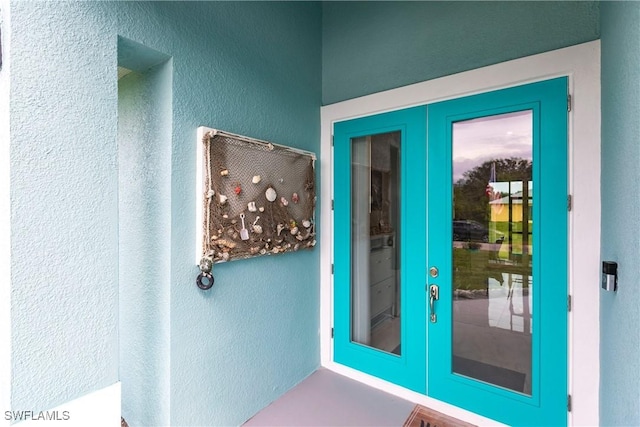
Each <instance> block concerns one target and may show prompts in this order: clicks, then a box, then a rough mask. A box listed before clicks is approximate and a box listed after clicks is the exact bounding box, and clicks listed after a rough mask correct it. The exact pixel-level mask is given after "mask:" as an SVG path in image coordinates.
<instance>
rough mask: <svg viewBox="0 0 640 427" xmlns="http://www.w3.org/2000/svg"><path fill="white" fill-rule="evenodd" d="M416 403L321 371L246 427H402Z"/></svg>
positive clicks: (259, 413) (257, 415) (266, 409)
mask: <svg viewBox="0 0 640 427" xmlns="http://www.w3.org/2000/svg"><path fill="white" fill-rule="evenodd" d="M414 407H415V404H414V403H412V402H409V401H408V400H404V399H401V398H399V397H396V396H393V395H391V394H388V393H385V392H383V391H380V390H377V389H374V388H371V387H369V386H366V385H364V384H362V383H359V382H357V381H354V380H352V379H349V378H346V377H344V376H342V375H339V374H336V373H335V372H332V371H329V370H327V369H323V368H320V369H318V370H317V371H316V372H314V373H313V374H311V375H310V376H309V377H308V378H306V379H305V380H304V381H302V382H301V383H300V384H298V385H297V386H295V387H294V388H293V389H291V390H289V391H288V392H287V393H285V394H284V395H283V396H282V397H280V398H279V399H278V400H276V401H275V402H273V403H271V404H270V405H269V406H267V407H266V408H265V409H263V410H262V411H260V412H258V413H257V414H256V415H255V416H254V417H253V418H251V419H250V420H249V421H247V422H246V423H245V424H244V425H245V426H253V427H257V426H261V427H275V426H279V427H280V426H298V427H302V426H323V427H332V426H340V427H346V426H379V427H383V426H394V427H400V426H402V425H403V424H404V422H405V420H406V419H407V418H408V417H409V415H410V414H411V411H412V410H413V408H414Z"/></svg>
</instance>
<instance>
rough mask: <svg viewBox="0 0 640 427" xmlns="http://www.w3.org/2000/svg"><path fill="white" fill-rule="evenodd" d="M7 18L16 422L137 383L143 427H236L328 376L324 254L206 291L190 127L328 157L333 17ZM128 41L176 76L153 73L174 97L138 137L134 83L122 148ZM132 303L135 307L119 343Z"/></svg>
mask: <svg viewBox="0 0 640 427" xmlns="http://www.w3.org/2000/svg"><path fill="white" fill-rule="evenodd" d="M11 19H12V24H13V25H12V33H11V56H10V61H11V64H10V65H11V91H12V93H11V106H10V115H11V116H10V117H11V165H10V166H11V176H10V178H11V192H12V201H11V214H12V217H11V229H12V241H11V267H12V284H11V287H12V288H11V291H12V314H11V320H12V322H13V325H12V327H13V330H12V393H13V396H12V407H14V408H17V409H46V408H51V407H53V406H55V405H57V404H60V403H62V402H65V401H68V400H70V399H73V398H75V397H79V396H82V395H84V394H86V393H89V392H91V391H93V390H96V389H99V388H101V387H104V386H108V385H110V384H113V383H114V382H116V381H117V380H118V379H119V378H123V381H124V380H126V381H127V384H124V383H123V386H122V390H123V400H126V402H124V403H123V409H124V410H125V411H128V412H129V413H128V414H127V413H124V415H125V417H130V418H131V420H132V421H133V420H135V422H133V423H132V425H157V424H169V423H170V424H172V425H183V426H187V425H237V424H240V423H242V422H243V421H245V420H246V419H247V418H249V417H250V416H252V415H253V414H254V413H255V412H256V411H258V410H259V409H261V408H262V407H264V406H266V405H267V404H268V403H270V402H271V401H272V400H274V399H275V398H277V397H278V396H279V395H280V394H282V393H283V392H284V391H286V390H288V389H289V388H290V387H292V386H293V385H295V384H296V383H298V382H299V381H301V380H302V379H303V378H305V377H306V376H307V375H309V374H310V373H311V372H312V371H313V370H315V369H316V368H317V367H318V365H319V357H320V351H319V335H318V329H319V325H318V322H319V250H318V249H315V250H313V251H301V252H297V253H292V254H286V255H280V256H272V257H263V258H260V259H252V260H244V261H237V262H232V263H228V264H224V265H217V266H216V267H215V278H216V283H215V286H214V288H213V289H212V290H211V291H208V292H203V291H201V290H199V289H198V288H197V287H196V286H195V278H196V275H197V273H198V269H197V267H196V266H195V264H194V247H195V231H194V230H195V224H194V221H195V197H196V195H195V181H194V180H195V179H196V172H195V158H196V156H195V155H196V153H195V145H196V143H195V139H196V128H197V127H198V126H200V125H205V126H211V127H216V128H220V129H224V130H227V131H231V132H234V133H239V134H244V135H248V136H252V137H256V138H260V139H266V140H271V141H274V142H277V143H280V144H285V145H291V146H295V147H299V148H302V149H306V150H310V151H314V152H318V151H319V119H320V115H319V113H320V99H321V27H320V26H321V8H320V5H319V4H318V3H313V2H304V3H296V2H293V3H290V2H274V3H271V2H268V3H250V2H215V3H213V2H157V3H156V2H77V3H76V2H69V3H67V2H51V3H41V2H12V3H11ZM119 36H120V37H121V38H120V40H123V39H126V40H130V41H133V42H136V43H140V44H142V45H144V46H146V47H148V48H150V49H153V50H154V51H156V52H159V53H160V54H162V55H166V57H167V58H170V60H169V61H170V62H169V63H168V64H170V65H166V64H165V66H168V67H169V68H165V69H164V70H162V71H158V73H159V74H156V75H153V73H151V74H149V73H142V75H143V76H145V77H144V78H146V79H147V82H151V83H150V84H151V87H160V88H161V90H162V91H164V94H154V96H155V95H157V97H156V99H150V98H153V97H151V93H149V92H147V94H148V96H147V98H145V97H144V96H143V98H142V103H141V104H140V108H141V109H143V110H146V111H149V112H150V114H151V115H153V114H156V113H157V114H159V116H156V117H148V116H145V115H144V114H143V112H140V114H139V117H138V119H139V120H140V123H139V124H140V128H139V129H133V128H132V127H131V126H135V122H136V120H135V118H136V116H135V114H133V116H132V113H131V111H130V108H129V107H131V106H134V107H135V102H137V101H136V96H138V98H137V99H138V101H140V94H143V95H144V93H145V92H144V91H145V90H148V88H147V89H145V87H144V84H142V83H141V84H142V86H140V85H138V86H137V87H135V82H133V80H135V79H136V78H138V77H136V76H127V77H125V78H124V79H128V80H131V81H130V82H129V84H131V85H133V86H134V87H133V88H132V87H129V88H128V89H127V82H123V84H122V85H121V88H120V113H121V114H123V116H122V118H123V119H124V118H127V119H128V120H129V121H130V122H132V123H133V124H131V125H130V127H129V128H128V130H126V129H125V131H124V132H121V133H120V134H119V133H118V120H119V117H118V112H119V111H118V82H117V73H116V66H117V65H118V41H119V38H118V37H119ZM25 52H28V53H29V54H24V53H25ZM122 65H127V64H122ZM167 73H168V74H167ZM124 79H123V80H124ZM156 84H158V85H159V86H153V85H156ZM136 91H138V92H137V95H136ZM167 103H170V105H169V106H167ZM128 109H129V110H128ZM158 109H159V110H160V111H159V110H158ZM127 111H129V112H127ZM132 117H133V120H131V119H132ZM145 120H150V122H149V123H154V121H155V123H159V124H161V126H159V127H158V128H157V129H153V127H152V126H150V125H149V123H145V122H144V121H145ZM167 120H169V121H170V123H167ZM121 124H122V123H121ZM145 126H146V129H145ZM121 130H122V128H121ZM127 134H128V135H138V136H139V137H140V139H139V141H138V145H137V146H136V144H135V143H132V142H131V140H129V141H128V142H127V140H126V138H125V137H124V136H126V135H127ZM123 135H124V136H123ZM156 137H157V139H155V138H156ZM119 139H120V140H119ZM125 149H126V150H131V151H130V152H127V158H126V160H127V161H126V162H125V159H124V158H121V159H120V161H121V162H122V165H123V168H124V169H123V170H120V171H119V161H118V153H119V151H120V154H122V153H123V151H122V150H125ZM137 162H144V163H147V165H146V166H148V167H144V166H145V165H140V164H138V163H137ZM136 171H137V172H136ZM138 172H139V173H138ZM119 178H120V184H119ZM136 178H137V179H138V181H135V179H136ZM144 184H149V186H148V188H147V189H145V188H144V187H145V185H144ZM119 192H120V194H119ZM119 201H120V203H119ZM119 207H120V208H119ZM124 215H126V218H124V217H123V216H124ZM145 215H147V218H148V220H147V221H144V216H145ZM140 218H142V220H140ZM319 229H321V224H320V225H319ZM132 236H135V238H132ZM131 245H136V246H135V248H137V249H139V250H136V249H132V246H131ZM128 254H131V255H132V256H134V257H136V258H128V257H127V255H128ZM124 257H127V259H126V260H125V259H123V258H124ZM119 260H122V261H128V263H127V262H122V263H119ZM120 268H122V269H124V271H119V269H120ZM125 271H126V273H127V274H124V272H125ZM119 279H120V280H119ZM119 282H120V283H119ZM121 286H127V288H126V291H127V292H129V293H127V292H125V295H133V296H137V298H138V300H137V301H136V304H131V301H130V300H126V299H125V300H124V302H123V307H122V308H123V310H127V311H125V312H123V311H122V310H120V313H121V315H122V317H121V318H120V320H121V322H120V323H121V324H120V331H119V330H118V323H119V320H118V317H119V316H118V313H119V309H118V301H119V294H120V290H121V289H120V287H121ZM131 287H136V288H137V289H132V288H131ZM145 295H146V298H145ZM127 303H128V304H127ZM125 306H126V308H124V307H125ZM129 310H131V311H134V312H131V311H129ZM136 310H137V311H136ZM154 316H155V317H157V318H156V319H155V321H154ZM134 321H143V322H148V324H147V325H143V326H140V325H136V328H133V327H132V328H131V329H127V323H129V324H130V325H131V324H132V322H134ZM144 330H146V331H147V332H148V333H147V334H146V336H144V334H143V331H144ZM119 333H120V334H121V336H122V337H123V341H121V342H129V343H135V345H134V344H131V347H129V348H121V349H120V352H119V350H118V347H119V337H118V334H119ZM127 339H128V340H129V341H126V340H127ZM136 340H145V341H143V342H139V341H136ZM145 349H146V353H145ZM127 350H130V351H131V352H132V354H136V355H139V357H143V358H145V359H144V360H143V361H138V364H136V365H132V364H131V363H130V362H127V360H130V359H132V357H131V355H130V354H127ZM119 353H120V354H121V355H122V359H121V363H119ZM119 365H121V366H120V373H119ZM144 384H154V385H162V384H164V385H165V386H167V387H165V388H164V389H163V390H155V391H154V392H153V393H149V394H148V395H147V396H144V397H145V399H142V398H141V396H135V393H139V392H140V390H144ZM145 401H146V407H145V406H144V403H145ZM167 405H169V406H168V407H167ZM160 407H162V412H161V413H158V412H157V409H158V408H160Z"/></svg>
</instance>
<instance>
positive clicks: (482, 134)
mask: <svg viewBox="0 0 640 427" xmlns="http://www.w3.org/2000/svg"><path fill="white" fill-rule="evenodd" d="M532 133H533V115H532V112H531V110H526V111H518V112H515V113H507V114H500V115H497V116H489V117H482V118H478V119H472V120H465V121H461V122H456V123H454V124H453V181H454V182H457V181H458V180H459V179H460V178H462V175H463V174H464V172H466V171H468V170H471V169H473V168H475V167H476V166H479V165H481V164H482V163H484V162H485V161H487V160H491V159H501V158H508V157H520V158H523V159H528V160H532ZM499 173H500V172H499V171H498V174H499ZM488 179H489V177H487V180H488Z"/></svg>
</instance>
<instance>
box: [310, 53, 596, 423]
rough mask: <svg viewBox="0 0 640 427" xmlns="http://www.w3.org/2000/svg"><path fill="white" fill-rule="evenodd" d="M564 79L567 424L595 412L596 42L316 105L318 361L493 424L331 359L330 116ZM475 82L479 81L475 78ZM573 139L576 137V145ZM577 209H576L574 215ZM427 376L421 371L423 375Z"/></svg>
mask: <svg viewBox="0 0 640 427" xmlns="http://www.w3.org/2000/svg"><path fill="white" fill-rule="evenodd" d="M561 76H567V77H568V78H569V92H570V94H571V96H572V99H573V100H575V102H572V104H573V105H572V108H571V112H570V113H569V123H568V129H569V135H568V140H569V164H568V165H567V167H568V170H569V194H571V195H572V200H573V203H572V204H573V206H572V210H571V212H569V241H568V247H569V271H568V277H569V293H570V295H571V296H572V298H573V300H574V301H578V302H579V303H578V304H573V307H572V310H571V311H570V312H569V329H568V332H569V342H568V348H569V360H568V366H569V382H568V386H569V393H570V394H571V397H572V411H571V412H569V413H568V418H567V422H568V424H569V425H588V424H592V423H593V420H594V419H595V420H597V419H599V400H600V399H599V381H600V333H599V331H600V316H599V312H600V302H599V275H600V271H599V263H600V209H601V207H600V41H599V40H596V41H592V42H588V43H583V44H580V45H576V46H571V47H567V48H563V49H558V50H554V51H550V52H546V53H542V54H538V55H533V56H528V57H525V58H520V59H515V60H512V61H507V62H503V63H500V64H496V65H491V66H487V67H483V68H478V69H475V70H471V71H466V72H463V73H459V74H454V75H451V76H446V77H442V78H438V79H434V80H429V81H425V82H421V83H416V84H413V85H409V86H404V87H401V88H397V89H392V90H388V91H385V92H380V93H376V94H372V95H367V96H363V97H360V98H355V99H351V100H347V101H343V102H339V103H336V104H331V105H327V106H324V107H322V108H321V153H320V177H321V199H320V201H321V203H320V221H321V226H322V228H323V232H322V233H321V234H320V251H321V252H320V260H321V271H320V277H321V281H320V283H321V289H320V344H321V365H322V366H323V367H325V368H328V369H330V370H332V371H335V372H337V373H340V374H343V375H346V376H348V377H350V378H352V379H355V380H358V381H360V382H363V383H365V384H367V385H370V386H372V387H375V388H378V389H381V390H384V391H386V392H389V393H392V394H394V395H396V396H398V397H401V398H404V399H408V400H410V401H413V402H416V403H419V404H422V405H426V406H429V407H431V408H432V409H435V410H437V411H440V412H443V413H446V414H448V415H451V416H454V417H457V418H459V419H461V420H464V421H467V422H471V423H475V424H478V425H483V424H488V423H492V424H496V423H495V421H494V420H489V419H487V418H485V417H482V416H480V415H477V414H474V413H471V412H468V411H466V410H463V409H461V408H458V407H455V406H452V405H450V404H447V403H445V402H442V401H439V400H436V399H433V398H430V397H428V396H424V395H421V394H419V393H416V392H413V391H410V390H407V389H405V388H403V387H400V386H397V385H395V384H391V383H389V382H387V381H384V380H381V379H379V378H375V377H372V376H370V375H367V374H364V373H362V372H360V371H357V370H354V369H351V368H348V367H345V366H343V365H340V364H338V363H335V362H334V361H333V360H332V357H333V356H332V355H333V341H332V338H331V335H332V327H333V302H332V299H333V291H332V290H333V276H332V273H331V265H332V262H333V212H332V210H331V200H332V199H333V194H332V189H333V182H332V181H333V150H332V143H331V142H332V131H333V123H334V122H337V121H342V120H347V119H353V118H357V117H363V116H369V115H373V114H378V113H382V112H387V111H393V110H399V109H403V108H408V107H413V106H417V105H425V104H431V103H434V102H438V101H444V100H447V99H453V98H459V97H462V96H466V95H472V94H476V93H482V92H489V91H492V90H496V89H501V88H507V87H512V86H518V85H522V84H526V83H532V82H536V81H541V80H548V79H550V78H554V77H561ZM479 82H481V83H479ZM575 141H579V142H580V143H579V144H576V143H575ZM576 212H577V213H579V215H576ZM425 381H426V378H425Z"/></svg>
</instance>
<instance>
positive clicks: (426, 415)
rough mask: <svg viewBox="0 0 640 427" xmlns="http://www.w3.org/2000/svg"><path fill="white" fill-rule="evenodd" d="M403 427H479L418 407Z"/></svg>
mask: <svg viewBox="0 0 640 427" xmlns="http://www.w3.org/2000/svg"><path fill="white" fill-rule="evenodd" d="M403 427H477V426H476V425H474V424H469V423H466V422H464V421H460V420H458V419H456V418H453V417H450V416H448V415H445V414H442V413H440V412H437V411H434V410H433V409H429V408H426V407H424V406H421V405H416V407H415V408H413V411H412V412H411V414H410V415H409V418H407V421H405V422H404V424H403Z"/></svg>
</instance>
